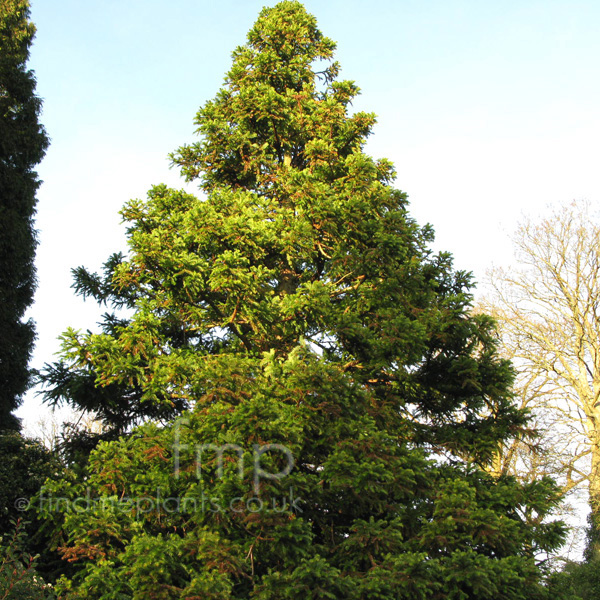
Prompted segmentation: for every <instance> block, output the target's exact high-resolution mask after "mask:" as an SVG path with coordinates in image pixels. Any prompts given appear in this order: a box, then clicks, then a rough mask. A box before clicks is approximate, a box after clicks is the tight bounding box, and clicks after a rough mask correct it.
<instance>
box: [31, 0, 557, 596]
mask: <svg viewBox="0 0 600 600" xmlns="http://www.w3.org/2000/svg"><path fill="white" fill-rule="evenodd" d="M334 49H335V44H334V43H333V42H332V41H331V40H329V39H328V38H326V37H324V36H323V35H322V33H321V32H320V31H319V30H318V28H317V26H316V21H315V19H314V17H312V16H311V15H309V14H307V13H306V11H305V10H304V8H303V7H302V5H301V4H299V3H297V2H281V3H280V4H277V5H276V6H275V7H273V8H269V9H264V10H263V11H262V12H261V14H260V17H259V19H258V21H257V22H256V24H255V26H254V27H253V28H252V29H251V30H250V32H249V34H248V41H247V44H246V45H244V46H241V47H239V48H237V49H236V50H235V52H234V54H233V66H232V68H231V70H230V71H229V73H228V74H227V78H226V83H225V86H224V87H223V89H222V90H221V91H220V92H219V93H218V94H217V96H216V98H215V99H214V100H212V101H210V102H208V103H207V104H206V105H205V106H204V107H203V108H201V109H200V111H199V112H198V115H197V119H196V122H197V125H198V131H199V133H200V134H201V135H202V139H201V141H200V142H199V143H197V144H193V145H191V146H184V147H183V148H181V149H180V150H179V151H178V152H176V153H175V154H174V156H173V160H174V162H175V163H176V164H178V165H180V166H181V168H182V171H183V173H184V174H185V175H186V176H187V177H188V179H190V180H196V179H198V180H199V182H200V184H201V186H202V189H203V191H204V192H205V194H206V199H199V198H197V197H195V196H193V195H191V194H187V193H185V192H183V191H177V190H172V189H168V188H167V187H165V186H156V187H154V188H153V189H152V190H151V191H150V193H149V195H148V199H147V200H146V201H139V200H134V201H131V202H129V203H128V204H127V205H126V207H125V208H124V210H123V211H122V214H123V217H124V219H125V220H126V222H127V223H128V230H127V231H128V244H129V254H128V255H127V256H116V257H113V258H111V259H110V260H109V261H108V262H107V265H106V270H105V273H104V274H103V275H96V274H90V273H88V272H87V271H85V269H79V270H77V271H76V277H77V279H76V282H77V286H78V289H79V291H80V292H81V293H82V294H84V295H90V296H93V297H95V298H96V299H97V300H98V301H100V302H101V303H106V304H108V305H112V306H114V307H116V308H117V309H118V308H119V307H126V308H127V309H128V311H127V312H126V313H125V315H123V314H119V312H118V310H117V311H116V312H115V313H112V314H108V315H107V316H106V318H105V321H104V324H103V327H102V330H101V331H100V332H99V333H92V332H76V331H73V330H70V331H68V332H66V333H65V335H64V336H63V350H62V361H61V362H59V363H58V364H55V365H50V366H49V367H48V368H47V369H46V371H45V374H44V378H45V382H46V385H47V390H48V394H49V398H50V399H51V400H52V401H60V400H61V399H64V400H66V401H72V402H74V403H76V404H78V405H79V406H82V405H83V402H84V401H85V395H84V394H80V393H79V390H80V388H78V387H77V386H78V385H79V384H82V383H86V385H88V384H89V385H88V389H90V390H92V389H93V390H95V392H92V393H91V394H90V398H92V401H93V403H94V409H95V410H99V411H103V410H104V411H105V412H104V415H108V414H109V410H112V411H114V414H115V417H116V418H115V420H114V423H115V425H116V424H117V421H118V417H119V411H120V410H121V409H123V408H124V409H125V411H126V412H125V418H123V419H122V422H121V425H122V426H123V429H122V430H123V431H124V432H125V433H126V435H122V436H121V437H119V439H117V440H114V441H110V442H107V441H104V442H102V443H99V444H98V445H97V447H96V449H95V450H94V451H93V452H92V453H91V455H90V460H89V464H88V468H87V472H86V473H85V475H84V477H81V478H79V477H76V476H69V477H66V478H63V479H60V480H57V481H55V482H53V483H50V484H48V485H47V486H46V487H45V489H44V490H43V493H42V495H41V496H40V498H39V508H40V511H41V513H42V516H43V517H44V518H46V519H48V520H50V521H52V522H54V523H55V529H56V531H57V532H59V533H60V535H61V536H62V541H61V543H60V548H61V551H62V553H63V555H64V557H65V558H66V559H68V560H69V561H70V562H71V563H72V564H73V565H74V568H75V573H74V574H73V576H71V577H68V578H63V580H62V581H61V583H60V585H59V588H60V590H61V591H62V593H63V595H64V596H65V597H66V598H71V599H76V598H86V599H93V598H108V597H110V598H144V597H150V596H152V597H156V598H191V597H202V598H214V599H216V598H250V597H252V598H257V599H265V600H266V599H268V598H287V599H296V598H298V599H300V598H302V599H304V598H353V599H359V598H380V599H385V598H390V599H391V598H395V599H397V598H411V599H418V598H431V597H436V596H437V597H448V598H452V597H455V598H461V597H463V598H464V597H468V598H474V599H480V598H481V599H483V598H489V599H492V598H494V599H496V598H506V599H517V598H523V599H524V598H527V599H531V598H544V597H547V593H546V590H545V588H544V587H543V586H542V585H541V580H542V571H541V570H540V565H539V564H538V563H537V561H536V559H537V558H539V556H540V554H543V553H547V552H549V551H551V550H552V549H553V548H556V547H557V546H558V545H559V544H560V541H561V539H562V532H563V528H562V526H561V524H559V523H552V522H550V523H548V522H544V521H545V518H546V516H547V515H548V512H549V511H550V510H551V508H552V506H554V504H555V503H556V501H557V494H556V490H555V488H554V486H553V485H552V483H551V482H549V481H548V480H540V481H535V482H530V483H528V484H526V485H521V484H519V483H518V482H517V481H515V480H514V479H513V478H510V477H498V478H494V477H492V476H491V475H490V474H488V473H487V472H486V470H485V467H486V466H489V464H490V462H491V461H492V459H493V457H494V454H495V451H496V449H497V447H498V445H499V444H500V443H502V442H503V441H504V440H506V439H507V438H509V437H510V436H513V435H517V434H519V432H520V431H521V430H522V429H523V427H524V426H526V418H525V415H524V414H523V412H522V411H520V410H518V409H517V408H516V407H515V406H514V405H513V403H512V400H511V395H510V392H509V386H510V384H511V381H512V370H511V368H510V365H509V364H508V362H507V361H505V360H503V359H502V358H500V357H499V356H498V354H497V339H496V334H495V330H494V326H493V322H492V320H491V319H490V318H489V317H487V316H486V315H476V316H473V315H472V314H471V300H472V297H471V294H470V277H469V276H468V275H467V274H465V273H463V272H460V271H454V270H453V268H452V261H451V258H450V256H449V255H448V254H439V255H435V254H433V253H432V252H431V250H430V249H429V248H428V245H429V243H430V242H431V240H432V232H431V229H430V228H429V227H419V226H418V225H417V224H416V223H415V222H414V220H413V219H411V218H410V216H409V214H408V211H407V201H406V196H405V194H403V193H402V192H400V191H398V190H396V189H394V188H393V187H392V182H393V180H394V171H393V168H392V166H391V164H390V163H389V162H388V161H386V160H378V161H376V160H374V159H372V158H371V157H369V156H367V155H366V154H365V153H364V152H363V148H364V144H365V141H366V138H367V136H368V134H369V133H370V131H371V128H372V126H373V124H374V122H375V118H374V116H373V115H371V114H367V113H360V112H359V113H355V114H354V115H350V114H349V107H350V104H351V101H352V99H353V97H354V96H355V95H356V94H357V93H358V88H357V87H356V85H355V84H354V83H352V82H349V81H341V80H338V73H339V66H338V65H337V63H335V62H332V58H333V51H334ZM103 394H104V395H103ZM119 402H123V404H119ZM131 410H133V411H137V412H134V413H131V412H130V411H131ZM152 411H157V412H155V413H154V416H153V413H152ZM158 411H162V412H158ZM182 413H183V418H182V419H178V420H173V418H174V416H176V415H178V414H182ZM131 414H135V415H136V418H139V419H141V420H144V419H145V420H146V421H150V422H147V423H145V424H144V425H142V426H141V427H137V428H134V429H133V430H130V429H128V427H130V426H131V425H132V424H133V421H131V420H129V415H131ZM169 419H170V420H169ZM125 423H128V426H124V425H125ZM269 444H273V445H275V446H271V451H268V452H267V451H266V452H265V453H264V454H263V455H262V460H263V461H264V462H263V463H262V465H263V468H264V469H265V470H267V471H269V472H271V473H280V472H283V471H286V474H285V477H284V476H282V477H278V478H267V477H262V478H259V479H257V478H256V477H255V474H256V470H255V468H256V467H255V465H256V463H255V462H254V461H255V458H256V457H255V455H254V452H255V451H256V450H255V445H257V446H258V447H259V448H262V447H265V446H266V445H269ZM215 448H229V451H231V450H232V448H233V449H240V451H241V453H242V456H241V458H242V459H243V462H242V465H241V472H240V465H239V464H238V461H237V460H233V459H234V458H237V457H236V454H233V456H229V455H228V456H227V457H226V458H227V460H226V461H225V463H226V464H224V465H223V468H222V469H221V468H220V466H221V465H220V463H219V460H218V455H215V452H214V449H215ZM282 448H285V449H286V452H287V454H284V453H282V452H281V449H282ZM202 449H204V450H205V451H206V450H207V449H208V450H211V451H210V452H208V453H205V454H203V455H202V456H200V454H199V453H198V452H199V451H202ZM277 449H279V451H276V450H277ZM200 453H201V452H200ZM206 454H208V455H206ZM290 456H291V457H293V463H294V468H293V470H292V471H289V472H288V470H286V467H289V466H291V465H290V463H289V461H288V459H289V457H290ZM174 470H175V471H174ZM57 498H60V499H62V501H61V502H59V503H58V504H56V503H55V502H53V499H57ZM161 498H162V499H163V500H161ZM294 499H295V500H297V501H299V502H296V501H294ZM165 500H166V503H165ZM65 502H67V504H66V505H65ZM69 502H75V503H76V504H75V505H70V504H68V503H69ZM81 503H83V504H84V505H85V510H69V507H70V506H81ZM142 504H143V506H142ZM533 512H535V514H536V519H533V520H532V519H531V518H529V517H528V516H527V515H530V514H531V513H533Z"/></svg>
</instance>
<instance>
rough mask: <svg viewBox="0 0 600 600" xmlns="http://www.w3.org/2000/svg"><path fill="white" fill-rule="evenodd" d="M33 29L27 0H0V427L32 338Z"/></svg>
mask: <svg viewBox="0 0 600 600" xmlns="http://www.w3.org/2000/svg"><path fill="white" fill-rule="evenodd" d="M34 34H35V27H34V25H33V24H32V23H31V22H30V21H29V2H28V1H27V0H0V339H1V341H2V343H1V344H0V430H2V429H18V428H19V426H20V425H19V421H18V419H17V418H16V417H15V416H14V415H13V414H12V413H13V411H14V410H15V409H16V408H17V407H18V406H19V404H20V402H21V398H22V395H23V393H24V392H25V391H26V390H27V388H28V385H29V382H30V370H29V366H28V364H29V359H30V357H31V352H32V350H33V343H34V339H35V330H34V324H33V322H32V321H26V322H24V321H23V317H24V314H25V311H26V310H27V308H28V307H29V306H30V305H31V303H32V301H33V293H34V290H35V283H36V280H35V266H34V258H35V249H36V232H35V229H34V216H35V206H36V191H37V189H38V187H39V185H40V181H39V179H38V176H37V173H36V172H35V171H34V167H35V166H36V165H37V164H38V163H39V162H40V161H41V160H42V158H43V156H44V154H45V152H46V148H47V147H48V137H47V136H46V132H45V130H44V128H43V126H42V125H40V123H39V114H40V110H41V105H42V103H41V100H40V99H39V98H38V97H37V96H36V95H35V77H34V74H33V72H32V71H31V70H29V69H28V68H27V61H28V59H29V48H30V46H31V42H32V40H33V36H34Z"/></svg>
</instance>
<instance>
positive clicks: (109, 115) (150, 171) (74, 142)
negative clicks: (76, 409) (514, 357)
mask: <svg viewBox="0 0 600 600" xmlns="http://www.w3.org/2000/svg"><path fill="white" fill-rule="evenodd" d="M263 2H264V0H221V1H220V2H215V1H214V0H86V1H85V2H82V1H81V0H32V20H33V21H34V22H35V24H36V26H37V28H38V34H37V37H36V41H35V43H34V47H33V49H32V58H31V61H30V66H31V67H32V68H33V69H34V70H35V72H36V75H37V80H38V86H37V92H38V94H39V95H40V96H41V97H42V98H43V99H44V112H43V117H42V120H43V123H44V124H45V126H46V129H47V131H48V133H49V135H50V137H51V138H52V144H51V146H50V149H49V151H48V154H47V157H46V158H45V160H44V161H43V163H42V164H41V165H40V167H39V173H40V177H41V178H42V179H43V180H44V183H43V185H42V187H41V189H40V191H39V194H38V200H39V204H38V217H37V228H38V229H39V239H40V245H39V248H38V258H37V268H38V277H39V287H38V292H37V296H36V303H35V305H34V306H33V308H32V310H31V316H32V317H33V318H34V319H35V320H36V322H37V331H38V342H37V349H36V353H35V358H34V363H33V365H34V366H35V367H40V366H41V365H42V364H43V363H44V362H49V361H52V360H53V358H54V357H53V354H54V353H55V352H56V351H57V350H58V349H59V342H58V341H57V337H58V336H59V335H60V333H61V332H62V331H64V330H65V329H66V328H67V327H68V326H74V327H76V328H82V329H86V328H94V325H95V322H96V320H97V318H98V315H99V311H98V309H97V307H96V306H95V305H94V304H93V303H91V302H87V303H84V302H83V300H82V299H81V298H78V297H76V296H74V294H73V290H71V289H70V285H71V282H72V280H71V274H70V270H71V268H73V267H76V266H78V265H85V266H87V267H88V268H91V269H92V270H96V269H98V268H100V266H101V264H102V263H103V261H104V260H105V259H106V258H107V257H108V255H109V254H111V253H112V252H115V251H118V250H121V249H124V248H125V241H124V240H125V237H124V229H123V227H122V226H121V225H120V217H119V215H118V211H119V209H120V208H121V207H122V205H123V204H124V203H125V202H126V201H127V200H128V199H130V198H133V197H140V198H141V197H144V196H145V193H146V191H147V190H148V188H149V187H150V186H151V185H152V184H156V183H161V182H165V183H167V184H170V185H173V186H176V187H182V185H183V181H182V180H180V179H179V177H178V173H177V172H176V171H173V170H170V169H169V161H168V159H167V154H168V153H169V152H171V151H173V150H175V149H176V148H177V147H178V146H180V145H181V144H183V143H186V142H191V141H193V140H194V136H193V130H194V126H193V123H192V120H193V117H194V115H195V113H196V111H197V109H198V108H199V106H200V105H202V104H203V103H204V102H205V101H206V100H208V99H210V98H212V97H214V95H215V94H216V92H217V90H218V89H219V87H220V86H221V84H222V81H223V76H224V74H225V72H226V71H227V70H228V68H229V66H230V54H231V51H232V50H233V49H234V48H235V47H236V46H237V45H239V44H242V43H244V41H245V35H246V33H247V31H248V29H249V28H250V27H251V26H252V24H253V22H254V21H255V19H256V17H257V15H258V13H259V11H260V9H261V8H262V6H263ZM305 5H306V7H307V8H308V10H309V11H310V12H312V13H313V14H314V15H316V17H317V19H318V22H319V26H320V28H321V30H322V31H323V33H324V34H325V35H327V36H329V37H331V38H332V39H334V40H336V41H337V42H338V52H337V58H338V60H339V61H340V63H341V66H342V76H343V77H344V78H347V79H353V80H355V81H356V82H357V83H358V85H359V86H360V87H361V89H362V95H361V96H360V97H359V99H358V101H357V102H356V103H355V108H356V109H360V110H367V111H372V112H375V113H376V114H377V115H378V116H379V121H378V125H377V127H376V129H375V132H374V135H373V137H372V139H371V141H370V143H369V146H368V152H369V153H370V154H372V155H373V156H376V157H387V158H389V159H391V160H392V161H393V162H394V163H395V164H396V167H397V170H398V181H397V186H398V187H399V188H400V189H402V190H404V191H406V192H407V193H408V194H409V196H410V200H411V206H412V213H413V215H414V216H415V217H416V218H417V220H418V221H419V222H421V223H423V224H424V223H426V222H429V223H432V224H433V226H434V228H435V230H436V232H437V242H436V247H437V248H439V249H444V250H448V251H450V252H452V253H453V254H454V256H455V259H456V266H457V267H458V268H460V269H466V270H471V271H473V272H474V273H475V276H476V278H477V279H478V280H480V281H481V279H482V278H483V275H484V273H485V270H486V269H487V268H488V267H490V266H491V265H492V263H496V264H498V263H505V262H507V261H509V260H510V256H511V246H510V242H509V240H508V238H507V233H508V232H510V231H511V230H512V229H513V227H514V225H515V223H516V221H517V220H518V219H519V218H520V215H521V214H522V212H524V211H525V212H527V213H530V214H533V215H535V214H537V213H539V212H541V211H542V210H543V208H544V207H545V205H547V204H548V203H564V202H568V201H570V200H572V199H575V198H587V199H589V200H590V201H592V202H593V203H600V177H599V176H598V162H599V160H598V159H599V158H600V157H599V147H598V146H599V143H600V113H599V108H598V107H599V106H600V73H599V71H600V60H599V58H600V35H599V33H600V31H599V29H600V2H598V1H597V0H587V1H585V0H562V1H553V0H537V1H535V0H503V1H502V2H495V1H492V0H479V1H476V0H370V1H369V2H367V1H366V0H362V1H358V0H321V1H317V0H309V1H307V2H306V3H305ZM40 414H42V410H41V409H40V407H39V400H37V399H35V398H34V397H33V395H31V396H29V397H28V398H27V399H26V401H25V404H24V406H23V407H22V409H21V410H20V412H19V415H20V416H22V417H24V418H25V422H26V425H27V426H28V427H29V428H30V429H31V428H33V426H34V424H35V421H36V420H37V418H38V417H39V415H40Z"/></svg>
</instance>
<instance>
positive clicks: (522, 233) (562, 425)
mask: <svg viewBox="0 0 600 600" xmlns="http://www.w3.org/2000/svg"><path fill="white" fill-rule="evenodd" d="M514 242H515V245H516V258H517V263H518V264H517V266H516V267H515V268H513V269H510V270H502V269H495V270H493V271H492V272H491V273H490V283H491V289H492V294H491V296H490V297H489V298H488V299H487V300H486V301H485V304H486V307H485V308H486V310H488V311H490V310H492V312H493V313H494V315H495V316H496V318H497V320H498V322H499V324H500V329H501V332H502V336H503V344H504V347H505V349H506V353H507V355H508V356H509V357H510V358H511V359H512V360H513V362H514V365H515V367H516V370H517V382H516V386H515V392H516V396H517V399H518V401H520V402H521V404H522V405H523V406H527V407H529V408H530V409H531V410H532V412H533V414H534V417H535V424H536V425H537V426H538V428H539V430H540V432H541V433H542V436H543V437H542V439H541V441H540V440H539V438H538V441H540V443H536V440H535V438H532V439H530V440H528V439H520V440H516V441H515V442H513V443H512V445H510V446H507V447H505V448H504V449H503V452H501V453H500V454H499V456H498V461H497V464H496V466H495V468H496V469H497V470H498V472H511V471H514V470H515V469H519V468H520V469H521V470H523V469H524V470H525V471H527V470H528V472H529V476H531V477H535V476H537V475H539V474H542V473H545V474H552V475H554V476H557V477H558V479H559V480H560V481H561V483H562V485H563V489H564V490H565V492H568V491H570V490H573V489H576V488H577V487H578V486H579V487H580V486H581V485H585V484H587V489H588V491H589V504H590V509H591V511H592V515H593V518H592V521H591V522H592V524H593V529H595V530H596V531H599V530H600V273H599V271H600V216H599V215H598V214H597V213H595V212H594V211H593V210H592V207H591V206H590V204H589V203H588V202H573V203H572V204H570V205H568V206H566V207H563V208H560V209H556V210H554V211H553V212H552V213H551V214H550V216H548V217H547V218H544V219H541V220H540V221H538V222H534V221H532V220H531V219H529V220H526V221H524V222H523V223H522V224H521V226H520V227H519V228H518V229H517V231H516V234H515V236H514ZM588 550H589V549H588ZM593 553H595V550H593Z"/></svg>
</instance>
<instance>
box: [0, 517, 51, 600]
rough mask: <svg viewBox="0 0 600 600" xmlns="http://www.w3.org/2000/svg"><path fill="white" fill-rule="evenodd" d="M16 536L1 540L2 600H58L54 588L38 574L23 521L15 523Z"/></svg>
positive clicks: (0, 587) (0, 581)
mask: <svg viewBox="0 0 600 600" xmlns="http://www.w3.org/2000/svg"><path fill="white" fill-rule="evenodd" d="M10 529H12V535H11V536H10V537H9V538H8V539H6V538H7V537H8V536H6V535H4V536H0V598H1V599H2V600H45V599H48V600H50V599H52V598H55V595H54V593H53V590H52V586H50V585H48V584H46V583H44V581H43V579H42V578H41V577H40V576H39V575H38V574H37V573H36V570H35V558H34V557H32V556H30V555H28V554H27V553H26V552H25V550H24V545H25V533H24V524H23V522H22V521H20V520H18V521H12V520H11V526H10Z"/></svg>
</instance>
